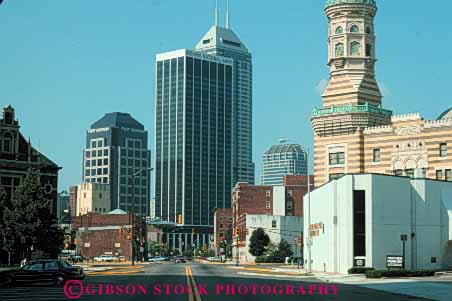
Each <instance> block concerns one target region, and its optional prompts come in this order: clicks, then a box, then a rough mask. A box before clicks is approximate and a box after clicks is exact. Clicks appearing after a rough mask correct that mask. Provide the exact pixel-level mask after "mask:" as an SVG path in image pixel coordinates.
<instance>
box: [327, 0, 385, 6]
mask: <svg viewBox="0 0 452 301" xmlns="http://www.w3.org/2000/svg"><path fill="white" fill-rule="evenodd" d="M355 3H356V4H368V5H373V6H377V2H376V0H326V7H328V6H332V5H337V4H355Z"/></svg>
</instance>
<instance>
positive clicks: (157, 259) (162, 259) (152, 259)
mask: <svg viewBox="0 0 452 301" xmlns="http://www.w3.org/2000/svg"><path fill="white" fill-rule="evenodd" d="M165 260H166V258H165V257H161V256H159V257H154V258H149V262H162V261H165Z"/></svg>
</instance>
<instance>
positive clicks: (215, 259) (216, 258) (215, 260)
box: [207, 257, 221, 262]
mask: <svg viewBox="0 0 452 301" xmlns="http://www.w3.org/2000/svg"><path fill="white" fill-rule="evenodd" d="M207 260H208V261H211V262H221V258H219V257H208V258H207Z"/></svg>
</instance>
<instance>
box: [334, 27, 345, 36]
mask: <svg viewBox="0 0 452 301" xmlns="http://www.w3.org/2000/svg"><path fill="white" fill-rule="evenodd" d="M343 32H344V29H343V28H342V26H338V27H336V34H341V33H343Z"/></svg>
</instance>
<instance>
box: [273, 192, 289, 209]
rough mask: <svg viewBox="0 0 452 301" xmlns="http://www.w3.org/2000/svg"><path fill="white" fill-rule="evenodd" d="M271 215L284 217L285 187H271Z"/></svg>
mask: <svg viewBox="0 0 452 301" xmlns="http://www.w3.org/2000/svg"><path fill="white" fill-rule="evenodd" d="M273 215H286V187H284V186H274V187H273Z"/></svg>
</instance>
